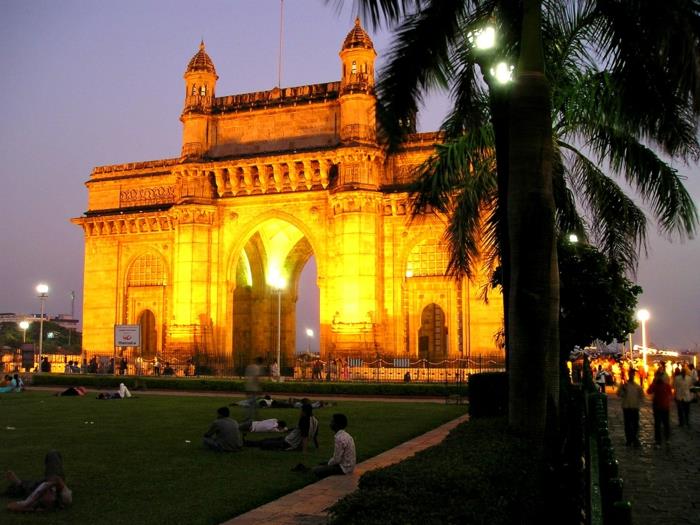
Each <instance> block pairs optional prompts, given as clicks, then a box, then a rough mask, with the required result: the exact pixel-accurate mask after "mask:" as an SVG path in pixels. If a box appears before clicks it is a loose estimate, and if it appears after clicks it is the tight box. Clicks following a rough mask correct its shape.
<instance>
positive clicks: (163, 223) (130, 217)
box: [71, 212, 176, 237]
mask: <svg viewBox="0 0 700 525" xmlns="http://www.w3.org/2000/svg"><path fill="white" fill-rule="evenodd" d="M71 222H72V223H73V224H76V225H78V226H80V227H82V228H83V231H84V232H85V236H86V237H100V236H109V235H134V234H147V233H161V232H167V231H172V230H174V229H175V226H176V223H175V221H174V218H173V216H172V215H171V214H170V213H169V212H155V213H131V214H120V215H109V216H91V217H78V218H75V219H71Z"/></svg>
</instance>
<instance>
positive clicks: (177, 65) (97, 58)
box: [0, 0, 700, 349]
mask: <svg viewBox="0 0 700 525" xmlns="http://www.w3.org/2000/svg"><path fill="white" fill-rule="evenodd" d="M284 7H285V27H284V52H283V66H282V84H283V85H285V86H294V85H303V84H312V83H317V82H330V81H334V80H338V79H339V78H340V61H339V58H338V51H339V50H340V46H341V44H342V41H343V38H344V37H345V35H346V34H347V32H348V31H349V30H350V29H351V27H352V23H353V19H354V16H353V14H352V13H351V12H350V10H349V9H347V10H345V11H344V12H341V13H338V12H336V10H335V8H334V7H333V5H331V6H327V5H325V3H324V2H323V1H322V0H286V1H285V2H284ZM370 34H371V36H372V38H373V40H374V43H375V48H376V49H377V52H378V55H379V56H378V65H379V66H380V67H381V64H382V53H383V51H384V50H386V48H387V47H388V43H389V41H390V40H389V38H388V36H387V35H386V34H381V35H378V34H373V33H370ZM201 38H204V41H205V43H206V46H207V51H208V53H209V55H210V56H211V58H212V59H213V61H214V63H215V65H216V69H217V72H218V74H219V77H220V78H219V81H218V83H217V95H219V96H223V95H229V94H234V93H245V92H249V91H258V90H266V89H271V88H272V87H274V86H275V85H276V83H277V56H278V46H279V0H237V1H234V0H230V1H223V0H219V1H217V0H210V1H209V2H192V1H191V0H189V1H182V0H159V1H148V0H139V1H137V0H122V1H120V2H108V1H103V0H80V1H75V0H61V1H60V2H58V1H55V0H42V1H39V0H0V44H1V47H0V49H2V55H1V56H0V70H1V71H2V72H3V79H4V80H3V82H2V85H3V88H4V89H3V92H4V94H3V96H2V97H1V98H0V114H1V115H2V121H1V123H0V161H1V162H0V170H2V182H3V186H2V188H3V197H2V207H1V208H0V209H1V210H2V220H1V221H0V224H1V225H2V226H0V227H1V228H2V239H3V246H4V254H3V255H2V257H0V276H2V277H1V279H0V311H2V312H36V311H38V310H39V302H38V299H36V297H35V292H34V287H35V286H36V284H37V283H38V282H40V281H45V282H47V283H48V284H49V285H50V286H51V295H50V298H49V300H48V304H47V311H48V312H49V313H50V314H52V315H53V314H57V313H70V292H71V290H75V292H76V315H77V316H81V307H82V268H83V234H82V232H81V230H80V229H79V228H77V227H76V226H73V225H72V224H70V222H69V219H70V218H71V217H77V216H79V215H80V214H82V213H83V212H84V211H85V209H86V203H87V191H86V189H85V186H84V184H83V183H84V182H85V181H86V180H87V179H88V177H89V174H90V171H91V169H92V168H93V167H94V166H98V165H104V164H116V163H123V162H134V161H144V160H153V159H160V158H171V157H177V156H178V155H179V152H180V145H181V124H180V122H179V120H178V118H179V115H180V111H181V109H182V102H183V100H182V99H183V92H184V88H183V86H184V84H183V80H182V75H183V73H184V70H185V67H186V66H187V63H188V61H189V59H190V58H191V57H192V55H194V53H196V51H197V47H198V44H199V41H200V39H201ZM445 107H446V103H445V100H444V99H443V98H441V97H435V98H433V99H431V100H430V101H429V102H428V107H427V108H426V111H425V112H423V114H422V115H421V116H420V120H419V127H420V129H421V130H422V131H430V130H434V129H437V127H438V126H439V124H440V121H441V119H442V116H443V114H444V108H445ZM681 171H683V173H685V174H687V175H688V181H687V182H688V184H687V185H688V188H689V189H690V191H691V193H692V195H693V197H694V198H695V200H696V202H697V201H698V196H699V195H700V177H699V176H698V175H699V170H698V167H697V166H693V167H690V168H682V170H681ZM650 231H651V232H655V227H654V226H653V225H652V226H650ZM698 265H700V243H698V242H697V240H693V241H690V242H686V243H685V244H681V243H679V242H678V241H674V243H669V242H667V241H665V240H664V239H661V238H659V237H657V236H655V235H652V236H651V238H650V249H649V258H648V259H646V260H643V261H642V263H641V265H640V269H639V273H638V276H637V277H638V281H639V283H640V285H641V286H642V287H643V288H644V290H645V292H644V295H643V296H642V297H641V301H640V304H641V305H642V306H644V307H646V308H648V309H649V310H650V311H651V315H652V318H651V320H650V321H649V323H648V334H649V339H650V345H658V346H662V347H667V346H674V347H681V348H691V349H692V348H694V347H696V348H697V347H700V278H699V277H698V270H697V268H698ZM311 317H312V318H313V316H311ZM305 322H306V321H305V320H304V319H300V326H301V325H304V323H305ZM309 323H311V324H312V325H313V324H315V323H314V322H313V320H310V321H309ZM307 324H308V323H307ZM302 339H305V336H303V337H302ZM635 343H639V344H641V336H640V335H639V334H636V335H635ZM297 346H298V347H303V346H305V341H300V342H298V344H297Z"/></svg>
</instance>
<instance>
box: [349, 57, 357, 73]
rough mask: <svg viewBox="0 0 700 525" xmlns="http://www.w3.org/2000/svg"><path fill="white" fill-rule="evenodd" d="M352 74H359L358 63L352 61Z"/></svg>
mask: <svg viewBox="0 0 700 525" xmlns="http://www.w3.org/2000/svg"><path fill="white" fill-rule="evenodd" d="M350 74H352V75H355V74H357V62H355V61H354V60H353V61H352V65H351V66H350Z"/></svg>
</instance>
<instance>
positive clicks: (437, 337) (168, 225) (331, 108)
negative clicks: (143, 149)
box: [72, 20, 503, 367]
mask: <svg viewBox="0 0 700 525" xmlns="http://www.w3.org/2000/svg"><path fill="white" fill-rule="evenodd" d="M375 57H376V52H375V50H374V46H373V43H372V40H371V39H370V37H369V36H368V35H367V33H366V32H365V31H364V29H363V28H362V27H361V25H360V21H359V20H357V21H356V22H355V26H354V27H353V28H352V30H351V31H350V32H349V33H348V35H347V37H346V38H345V40H344V42H343V45H342V48H341V50H340V63H339V64H338V65H339V72H340V74H341V76H340V81H337V82H329V83H326V84H313V85H306V86H297V87H285V88H275V89H272V90H270V91H259V92H255V93H244V94H238V95H225V96H218V94H217V92H216V81H217V79H218V78H219V77H218V75H217V72H216V68H215V67H214V63H213V62H212V60H211V58H210V57H209V55H208V54H207V53H206V50H205V47H204V43H202V44H201V45H200V48H199V51H198V52H197V53H196V54H195V55H194V56H193V57H192V59H191V60H190V62H189V64H188V66H187V69H186V71H185V75H184V80H185V86H184V89H185V92H184V94H185V97H184V107H183V110H182V114H181V115H180V121H181V122H182V150H181V152H180V156H179V157H178V158H171V159H161V160H151V161H145V162H133V163H128V164H117V165H112V166H99V167H96V168H94V169H93V171H92V173H91V174H90V179H89V180H88V181H87V183H86V186H87V188H88V209H87V211H86V212H85V213H84V214H83V215H82V216H81V217H79V218H75V219H72V222H73V223H74V224H76V225H79V226H80V227H81V228H82V229H83V231H84V234H85V269H84V307H83V326H84V333H83V348H84V351H85V352H86V355H89V356H92V355H103V356H110V357H111V356H112V355H113V353H114V351H115V349H114V326H115V325H119V324H132V325H137V324H138V325H140V326H141V349H140V355H141V356H142V358H143V359H144V360H149V359H150V360H152V359H153V358H154V357H156V356H157V357H158V359H159V360H160V361H165V360H168V359H170V360H173V361H177V362H183V361H184V360H186V359H189V358H196V359H197V360H199V362H202V361H204V362H210V363H214V362H219V363H223V362H234V363H244V364H245V363H247V362H249V361H250V360H251V359H253V358H255V357H257V356H260V357H263V358H266V359H271V358H273V357H275V356H276V349H277V341H278V329H279V330H280V332H279V341H280V343H281V355H282V363H281V364H282V366H283V367H285V366H290V365H291V364H292V361H293V356H294V352H295V341H296V337H297V335H296V333H295V331H296V329H295V315H296V302H297V297H298V295H299V294H300V290H299V286H300V276H301V272H302V269H303V267H304V265H305V264H306V262H307V261H308V260H309V258H310V257H311V256H314V257H315V259H316V264H317V279H318V280H317V283H318V288H319V302H320V304H319V311H320V333H319V334H318V335H319V343H320V350H321V356H322V358H323V359H327V358H335V357H346V358H350V357H353V358H364V359H376V356H378V355H381V356H383V357H384V358H385V359H393V358H408V359H410V360H412V361H413V360H417V359H427V360H429V361H431V362H440V361H443V360H445V359H458V358H464V359H466V358H468V357H469V358H471V359H478V356H480V355H483V354H486V353H488V354H489V355H492V354H493V353H494V352H495V351H496V344H495V334H496V333H497V332H498V331H499V330H500V329H501V327H502V322H503V320H502V317H503V314H502V311H503V303H502V299H501V296H500V294H496V293H493V294H490V300H489V302H488V304H486V303H484V301H483V299H482V298H481V292H482V290H481V288H482V286H483V285H484V284H485V277H484V276H481V277H480V278H477V279H476V280H475V281H474V282H469V281H468V280H466V279H463V280H456V279H455V278H452V277H447V276H446V269H447V263H448V258H449V255H448V251H447V246H446V244H445V242H444V241H443V235H444V231H445V225H446V217H444V216H440V215H437V214H433V213H430V214H425V215H423V216H418V217H415V218H412V217H411V212H410V204H409V195H408V193H407V191H406V190H407V187H408V183H409V182H410V181H411V180H412V177H414V175H413V174H414V171H415V168H416V167H417V166H419V165H420V164H421V163H422V162H423V161H424V160H425V159H426V158H427V157H428V156H429V155H430V154H431V152H432V151H433V149H434V144H435V142H436V141H437V140H439V136H438V134H437V133H419V134H413V135H410V136H409V138H408V141H407V142H406V143H405V144H404V145H403V147H402V149H401V150H400V151H398V152H396V153H389V152H388V151H387V148H386V147H385V146H384V145H383V144H382V143H381V142H380V141H378V138H377V122H376V115H375V105H376V95H375V90H374V83H375V70H374V61H375ZM278 308H279V310H278ZM278 315H279V318H278ZM278 319H280V322H279V323H278ZM133 355H134V354H132V356H133Z"/></svg>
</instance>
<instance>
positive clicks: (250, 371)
mask: <svg viewBox="0 0 700 525" xmlns="http://www.w3.org/2000/svg"><path fill="white" fill-rule="evenodd" d="M262 362H263V360H262V357H256V358H255V361H253V362H252V363H250V364H249V365H248V366H247V367H246V369H245V392H246V395H247V396H248V419H250V420H253V421H254V420H255V419H256V418H257V415H258V393H259V392H260V366H261V365H262Z"/></svg>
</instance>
